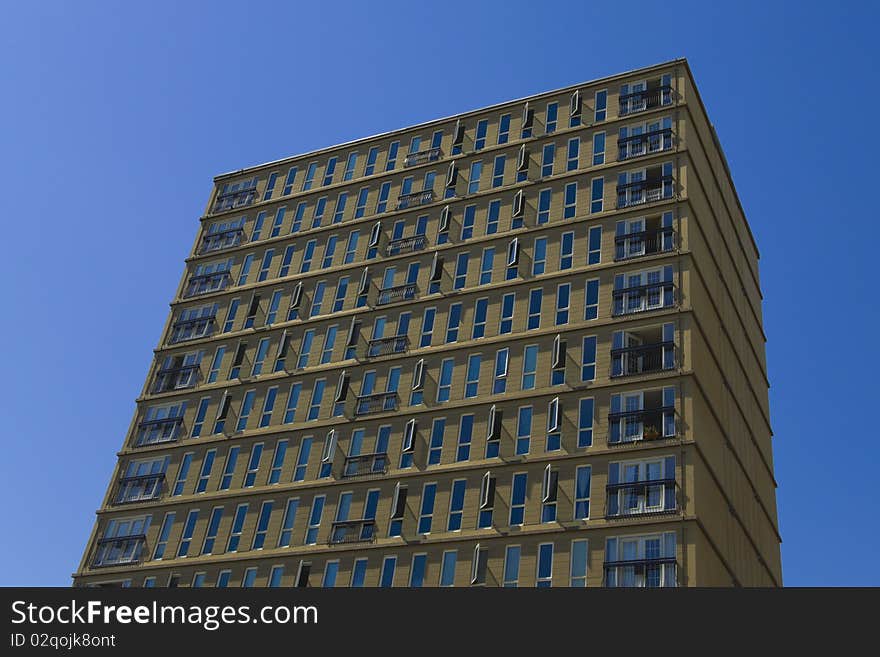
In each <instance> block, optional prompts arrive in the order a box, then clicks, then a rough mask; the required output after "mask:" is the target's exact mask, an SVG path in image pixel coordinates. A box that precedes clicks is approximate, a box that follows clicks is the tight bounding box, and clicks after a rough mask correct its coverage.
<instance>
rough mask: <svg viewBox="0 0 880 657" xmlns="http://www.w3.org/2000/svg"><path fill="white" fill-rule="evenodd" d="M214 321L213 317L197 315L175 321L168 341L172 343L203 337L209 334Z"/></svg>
mask: <svg viewBox="0 0 880 657" xmlns="http://www.w3.org/2000/svg"><path fill="white" fill-rule="evenodd" d="M214 321H215V318H214V317H197V318H195V319H185V320H182V321H179V322H175V324H174V325H173V326H172V329H171V339H170V342H171V343H172V344H174V343H177V342H186V341H187V340H195V339H197V338H202V337H205V336H207V335H209V334H210V332H211V327H213V325H214Z"/></svg>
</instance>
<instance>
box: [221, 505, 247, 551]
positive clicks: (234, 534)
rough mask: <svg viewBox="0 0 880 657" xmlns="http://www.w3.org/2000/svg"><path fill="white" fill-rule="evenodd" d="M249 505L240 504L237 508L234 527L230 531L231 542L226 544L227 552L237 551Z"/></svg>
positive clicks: (233, 520) (233, 521) (233, 522)
mask: <svg viewBox="0 0 880 657" xmlns="http://www.w3.org/2000/svg"><path fill="white" fill-rule="evenodd" d="M247 512H248V505H247V504H239V505H238V506H237V507H236V509H235V516H234V517H233V519H232V528H231V529H230V531H229V542H228V543H227V544H226V551H227V552H237V551H238V544H239V543H240V542H241V532H242V529H244V519H245V518H246V517H247Z"/></svg>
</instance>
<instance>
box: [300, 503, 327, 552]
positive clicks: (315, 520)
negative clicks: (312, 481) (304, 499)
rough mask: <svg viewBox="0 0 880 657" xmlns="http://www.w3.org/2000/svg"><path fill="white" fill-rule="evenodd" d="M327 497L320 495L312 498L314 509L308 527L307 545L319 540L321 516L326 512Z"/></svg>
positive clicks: (310, 514)
mask: <svg viewBox="0 0 880 657" xmlns="http://www.w3.org/2000/svg"><path fill="white" fill-rule="evenodd" d="M325 501H326V497H325V496H324V495H318V496H316V497H315V498H314V499H313V500H312V511H311V513H309V526H308V529H306V538H305V541H304V543H305V545H315V544H316V543H317V542H318V531H319V530H320V529H321V516H322V515H323V514H324V502H325Z"/></svg>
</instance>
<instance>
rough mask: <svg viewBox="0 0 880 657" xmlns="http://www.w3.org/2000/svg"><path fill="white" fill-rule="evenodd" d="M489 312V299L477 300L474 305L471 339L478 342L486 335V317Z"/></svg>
mask: <svg viewBox="0 0 880 657" xmlns="http://www.w3.org/2000/svg"><path fill="white" fill-rule="evenodd" d="M488 311H489V299H485V298H484V299H477V301H476V303H475V304H474V324H473V330H472V332H471V339H473V340H476V339H478V338H482V337H483V336H485V335H486V315H487V314H488Z"/></svg>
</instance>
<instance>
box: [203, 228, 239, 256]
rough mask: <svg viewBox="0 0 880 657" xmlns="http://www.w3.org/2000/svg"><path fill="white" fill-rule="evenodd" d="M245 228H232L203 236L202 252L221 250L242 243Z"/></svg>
mask: <svg viewBox="0 0 880 657" xmlns="http://www.w3.org/2000/svg"><path fill="white" fill-rule="evenodd" d="M242 237H244V228H230V229H229V230H224V231H220V232H217V233H209V234H208V235H205V236H204V237H203V238H202V253H210V252H212V251H221V250H223V249H229V248H232V247H233V246H238V245H239V244H241V239H242Z"/></svg>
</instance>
